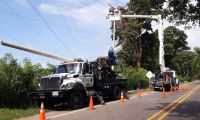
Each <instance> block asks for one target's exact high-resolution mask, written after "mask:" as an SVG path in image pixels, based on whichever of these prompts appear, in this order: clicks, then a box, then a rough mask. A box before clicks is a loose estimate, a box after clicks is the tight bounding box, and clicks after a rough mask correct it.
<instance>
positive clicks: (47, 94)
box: [28, 90, 70, 99]
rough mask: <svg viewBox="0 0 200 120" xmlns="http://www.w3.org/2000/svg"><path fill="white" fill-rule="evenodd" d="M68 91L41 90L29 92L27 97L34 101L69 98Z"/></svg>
mask: <svg viewBox="0 0 200 120" xmlns="http://www.w3.org/2000/svg"><path fill="white" fill-rule="evenodd" d="M69 94H70V91H69V90H45V91H44V90H42V91H36V92H29V93H28V96H29V97H30V98H35V99H48V98H59V97H60V98H63V97H67V96H69Z"/></svg>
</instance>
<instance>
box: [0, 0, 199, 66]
mask: <svg viewBox="0 0 200 120" xmlns="http://www.w3.org/2000/svg"><path fill="white" fill-rule="evenodd" d="M105 1H106V2H107V3H109V4H111V5H113V6H118V5H122V6H123V5H125V4H126V2H127V0H1V1H0V40H1V41H2V40H3V41H7V42H11V43H15V44H19V45H23V46H28V47H31V48H34V49H38V50H41V51H45V52H48V53H51V54H55V55H58V56H62V57H66V58H68V59H73V58H74V57H81V58H83V59H88V60H95V59H96V58H97V57H98V56H103V55H106V54H107V51H108V49H109V48H110V47H111V46H112V41H111V37H110V35H111V30H110V21H109V20H107V19H106V15H107V14H108V9H109V6H108V5H107V4H106V2H105ZM31 4H32V6H31ZM34 8H35V9H36V10H37V11H38V12H39V14H38V13H37V12H36V11H34ZM40 15H41V16H42V18H41V17H40ZM43 19H44V20H45V22H47V23H48V25H46V24H45V22H44V21H43ZM180 28H181V27H180ZM53 32H55V33H53ZM198 32H199V28H197V29H192V30H187V31H186V33H187V34H188V36H189V45H190V46H192V47H194V46H200V44H198V43H200V41H199V42H197V41H196V42H195V40H196V39H197V38H200V36H199V34H198ZM62 43H63V44H62ZM7 52H10V53H12V54H13V56H14V57H15V58H17V59H18V60H19V62H22V60H23V58H26V57H27V58H30V59H31V60H32V62H33V63H41V64H42V65H45V64H46V62H50V63H53V64H58V63H60V61H56V60H52V59H49V58H45V57H41V56H37V55H33V54H30V53H26V52H23V51H19V50H15V49H12V48H7V47H4V46H0V56H3V55H4V54H5V53H7Z"/></svg>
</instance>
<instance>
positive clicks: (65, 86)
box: [61, 83, 74, 89]
mask: <svg viewBox="0 0 200 120" xmlns="http://www.w3.org/2000/svg"><path fill="white" fill-rule="evenodd" d="M73 85H74V83H68V84H66V85H63V86H62V87H61V89H71V88H72V87H73Z"/></svg>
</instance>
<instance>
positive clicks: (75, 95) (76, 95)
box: [68, 91, 84, 109]
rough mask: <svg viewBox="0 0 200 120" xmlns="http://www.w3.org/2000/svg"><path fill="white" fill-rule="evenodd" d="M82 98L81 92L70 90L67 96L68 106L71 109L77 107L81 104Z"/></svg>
mask: <svg viewBox="0 0 200 120" xmlns="http://www.w3.org/2000/svg"><path fill="white" fill-rule="evenodd" d="M83 102H84V98H83V95H82V93H81V92H75V91H74V92H72V93H71V95H70V98H69V102H68V104H69V107H70V108H71V109H78V108H81V107H82V106H83Z"/></svg>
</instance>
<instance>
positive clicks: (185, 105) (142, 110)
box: [21, 82, 200, 120]
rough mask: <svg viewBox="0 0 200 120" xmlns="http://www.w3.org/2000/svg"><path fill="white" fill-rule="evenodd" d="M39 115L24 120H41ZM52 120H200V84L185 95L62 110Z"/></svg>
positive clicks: (146, 96) (50, 115)
mask: <svg viewBox="0 0 200 120" xmlns="http://www.w3.org/2000/svg"><path fill="white" fill-rule="evenodd" d="M38 118H39V116H33V117H29V118H23V119H21V120H38ZM46 118H47V119H48V120H111V119H113V120H146V119H149V120H151V119H153V120H154V119H155V120H157V119H167V120H200V82H195V83H193V84H192V87H190V88H188V89H187V90H185V91H184V92H178V93H174V94H173V95H170V94H169V92H166V97H165V98H163V97H161V92H154V93H151V94H148V93H145V94H143V95H142V96H141V97H137V96H132V97H131V98H130V99H129V100H126V101H125V103H124V104H121V103H120V101H113V102H109V103H106V105H96V106H95V110H93V111H90V110H88V108H83V109H79V110H73V111H71V110H58V111H52V112H49V113H47V114H46Z"/></svg>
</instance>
